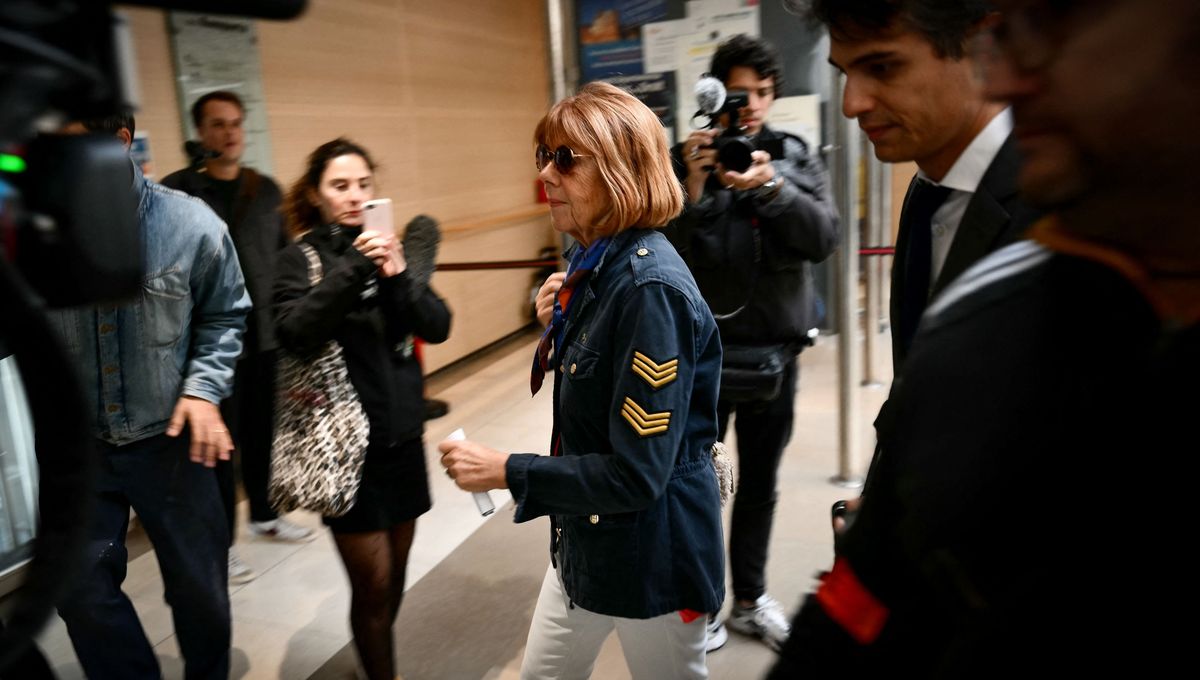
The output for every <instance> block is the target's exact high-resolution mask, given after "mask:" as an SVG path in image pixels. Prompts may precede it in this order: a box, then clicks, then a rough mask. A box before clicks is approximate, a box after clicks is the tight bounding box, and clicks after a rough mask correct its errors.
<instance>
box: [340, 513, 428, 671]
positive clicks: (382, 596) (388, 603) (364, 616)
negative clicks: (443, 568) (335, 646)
mask: <svg viewBox="0 0 1200 680" xmlns="http://www.w3.org/2000/svg"><path fill="white" fill-rule="evenodd" d="M416 528H417V521H416V520H415V519H414V520H412V521H409V522H405V523H404V524H397V525H396V526H394V527H392V528H391V529H388V530H386V531H369V532H363V533H353V534H334V535H333V540H334V542H336V543H337V547H338V552H339V553H341V556H342V563H343V564H345V565H346V575H347V576H349V577H350V591H351V595H350V629H351V630H352V631H353V632H354V647H355V648H356V649H357V650H358V658H359V660H360V661H361V662H362V665H363V670H365V671H366V674H367V677H368V678H369V679H370V680H394V678H395V677H396V668H395V660H394V659H393V655H392V624H393V623H395V622H396V615H397V614H398V613H400V602H401V601H402V600H403V599H404V574H405V571H406V569H407V568H408V550H409V548H411V547H412V541H413V532H414V531H415V530H416Z"/></svg>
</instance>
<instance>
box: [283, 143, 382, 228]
mask: <svg viewBox="0 0 1200 680" xmlns="http://www.w3.org/2000/svg"><path fill="white" fill-rule="evenodd" d="M338 156H360V157H361V158H362V159H363V160H364V161H366V163H367V167H368V168H370V169H371V172H372V173H374V172H375V161H373V160H372V159H371V154H369V153H367V150H366V149H364V148H363V147H361V146H359V145H358V144H355V143H354V142H352V141H350V140H348V139H346V138H345V137H338V138H337V139H335V140H333V141H329V142H325V143H324V144H322V145H321V146H318V147H317V148H316V149H314V150H313V152H312V153H310V154H308V161H307V162H306V164H305V170H304V174H303V175H301V176H300V179H297V180H296V181H295V182H293V183H292V186H291V187H290V188H289V189H288V192H287V196H286V197H285V198H284V201H283V214H284V217H285V218H287V226H288V231H289V232H291V234H292V236H293V237H299V236H300V235H301V234H303V233H304V232H306V231H308V230H310V229H312V228H313V227H319V226H321V211H320V210H319V209H318V208H317V206H315V205H313V204H312V201H310V200H309V198H308V196H309V195H308V192H309V190H312V191H316V190H317V188H318V187H320V185H321V175H323V174H324V173H325V168H326V167H327V166H328V165H329V162H330V161H332V160H333V159H335V158H337V157H338Z"/></svg>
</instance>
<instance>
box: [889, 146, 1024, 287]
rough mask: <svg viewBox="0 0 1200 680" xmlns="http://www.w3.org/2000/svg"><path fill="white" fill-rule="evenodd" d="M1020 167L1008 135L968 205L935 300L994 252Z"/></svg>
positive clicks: (1005, 224)
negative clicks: (1018, 167)
mask: <svg viewBox="0 0 1200 680" xmlns="http://www.w3.org/2000/svg"><path fill="white" fill-rule="evenodd" d="M1019 163H1020V159H1019V158H1018V157H1017V147H1016V141H1015V140H1014V139H1013V136H1012V135H1011V134H1010V135H1009V136H1008V139H1006V140H1004V144H1003V145H1002V146H1001V147H1000V151H999V152H998V153H997V154H996V158H995V159H993V160H992V164H991V165H989V166H988V169H987V172H985V173H984V175H983V179H982V180H981V181H980V182H979V188H977V189H976V190H975V193H974V195H972V196H971V201H970V202H969V203H967V210H966V212H965V213H963V218H962V222H960V223H959V225H958V231H957V232H955V234H954V242H953V243H951V244H950V252H949V253H947V255H946V262H945V263H944V264H943V265H942V271H941V273H940V274H939V275H938V279H937V281H936V282H934V284H933V290H932V293H931V295H933V296H936V295H937V294H938V293H939V292H941V290H942V289H943V288H945V287H946V285H947V284H949V283H950V282H951V281H953V280H954V279H956V278H958V276H959V275H960V274H962V273H963V272H964V271H966V270H967V269H968V268H969V267H970V266H971V265H973V264H975V263H976V262H978V261H979V260H980V259H982V258H983V257H984V256H985V255H987V254H988V253H990V252H992V251H993V250H995V248H996V240H997V238H998V237H999V236H1000V235H1001V234H1002V233H1003V232H1004V231H1005V229H1006V228H1007V227H1008V225H1009V223H1010V222H1011V220H1012V215H1011V214H1010V213H1009V205H1010V202H1011V201H1012V199H1013V198H1014V197H1015V196H1016V194H1017V183H1016V177H1017V166H1018V164H1019ZM897 247H899V244H897Z"/></svg>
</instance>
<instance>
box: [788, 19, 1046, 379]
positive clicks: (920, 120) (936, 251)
mask: <svg viewBox="0 0 1200 680" xmlns="http://www.w3.org/2000/svg"><path fill="white" fill-rule="evenodd" d="M804 4H806V5H808V8H807V9H808V12H809V13H810V16H812V17H814V18H816V19H817V20H819V21H820V22H821V23H822V24H824V25H825V26H826V27H827V28H828V29H829V33H830V38H831V42H830V49H829V61H830V62H831V63H832V64H833V65H834V66H836V67H837V68H838V69H839V70H841V71H842V72H843V73H844V74H845V75H846V89H845V95H844V98H843V100H842V112H843V113H844V114H845V115H846V116H847V117H849V118H855V119H857V120H858V124H859V126H860V127H861V128H862V130H863V132H864V133H865V134H866V135H867V137H868V138H869V139H870V140H871V143H872V144H873V145H874V147H875V155H876V157H878V158H879V160H881V161H885V162H889V163H896V162H903V161H915V162H916V164H917V167H918V168H919V172H918V173H917V176H916V177H914V178H913V180H912V184H911V185H910V186H909V191H908V195H907V196H906V197H905V202H904V209H903V212H902V214H901V218H900V233H899V237H898V239H897V242H896V259H895V263H894V265H893V269H892V304H891V317H892V358H893V365H894V366H895V368H896V371H897V372H899V371H900V368H901V366H903V364H904V358H905V357H906V356H907V354H908V351H909V348H910V346H911V344H912V338H913V336H914V334H915V333H916V328H917V323H918V321H919V320H920V318H921V314H922V313H923V312H924V310H925V307H926V305H927V304H928V303H929V302H930V301H931V300H932V299H933V298H934V297H936V296H937V294H938V293H939V292H940V291H941V290H942V289H943V288H945V287H946V285H947V284H948V283H950V282H951V281H953V280H954V279H955V278H957V277H958V276H959V275H960V274H962V273H963V272H964V271H965V270H966V269H967V268H968V267H970V266H971V265H972V264H973V263H975V262H976V261H977V260H979V259H980V258H982V257H983V256H984V255H987V254H988V253H990V252H992V251H993V250H996V249H997V248H1000V247H1002V246H1004V245H1007V244H1009V243H1011V242H1013V241H1014V240H1016V239H1017V238H1019V237H1020V235H1021V233H1022V232H1023V231H1024V230H1025V228H1026V227H1027V226H1028V225H1029V224H1030V223H1031V222H1032V221H1033V219H1034V217H1035V216H1036V214H1035V212H1034V211H1033V210H1032V209H1030V208H1028V207H1027V206H1026V205H1024V204H1023V203H1022V202H1021V201H1020V199H1019V198H1018V197H1017V187H1016V180H1015V178H1016V172H1017V163H1018V158H1017V151H1016V147H1015V144H1014V141H1013V139H1012V115H1011V112H1010V111H1009V110H1008V109H1007V108H1006V106H1005V105H1004V104H1001V103H997V102H992V101H988V100H987V99H986V98H985V97H984V96H983V84H982V81H981V80H980V78H979V77H978V66H977V64H976V62H975V59H974V58H972V56H971V55H970V50H969V49H968V48H969V45H968V43H969V41H970V40H971V39H972V37H973V36H974V35H976V34H977V33H978V31H979V30H980V29H981V27H982V25H983V22H984V21H985V20H986V19H987V18H988V14H989V12H990V11H991V3H990V2H988V1H986V0H966V1H964V2H955V3H946V2H938V1H936V0H901V1H899V2H897V1H895V0H873V1H872V0H868V1H865V2H864V1H861V0H859V1H854V2H851V1H848V0H812V1H811V2H808V3H804Z"/></svg>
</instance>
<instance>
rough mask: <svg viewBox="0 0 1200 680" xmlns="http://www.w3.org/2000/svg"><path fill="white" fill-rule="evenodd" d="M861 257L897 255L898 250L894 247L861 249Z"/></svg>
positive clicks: (859, 251)
mask: <svg viewBox="0 0 1200 680" xmlns="http://www.w3.org/2000/svg"><path fill="white" fill-rule="evenodd" d="M858 254H859V255H895V254H896V249H895V248H893V247H892V246H874V247H868V248H859V249H858Z"/></svg>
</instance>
